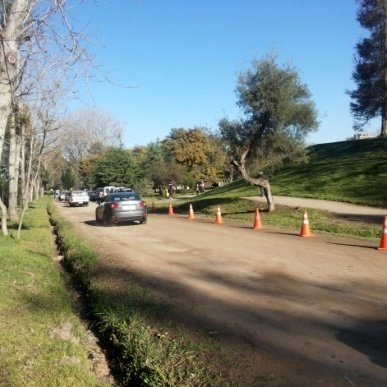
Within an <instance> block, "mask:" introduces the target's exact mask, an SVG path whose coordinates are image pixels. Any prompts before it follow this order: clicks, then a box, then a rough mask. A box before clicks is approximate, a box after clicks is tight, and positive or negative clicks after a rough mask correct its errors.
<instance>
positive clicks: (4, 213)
mask: <svg viewBox="0 0 387 387" xmlns="http://www.w3.org/2000/svg"><path fill="white" fill-rule="evenodd" d="M0 208H1V231H2V233H3V235H4V236H7V235H8V227H7V216H8V215H7V207H6V206H5V204H4V203H3V201H2V200H1V198H0Z"/></svg>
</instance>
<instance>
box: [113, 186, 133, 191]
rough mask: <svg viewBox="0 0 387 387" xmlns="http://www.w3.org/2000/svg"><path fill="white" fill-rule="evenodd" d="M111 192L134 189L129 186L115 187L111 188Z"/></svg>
mask: <svg viewBox="0 0 387 387" xmlns="http://www.w3.org/2000/svg"><path fill="white" fill-rule="evenodd" d="M113 192H134V189H133V188H129V187H116V188H114V189H113Z"/></svg>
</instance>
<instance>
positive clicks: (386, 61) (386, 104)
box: [380, 1, 387, 137]
mask: <svg viewBox="0 0 387 387" xmlns="http://www.w3.org/2000/svg"><path fill="white" fill-rule="evenodd" d="M383 15H384V17H383V21H384V23H383V32H384V41H383V48H382V53H381V55H382V66H383V68H382V69H383V70H382V71H383V100H382V125H381V130H380V136H381V137H385V136H387V2H386V1H383Z"/></svg>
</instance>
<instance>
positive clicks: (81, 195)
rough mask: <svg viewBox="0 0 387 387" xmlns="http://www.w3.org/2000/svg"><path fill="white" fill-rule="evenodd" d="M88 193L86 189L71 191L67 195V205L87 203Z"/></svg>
mask: <svg viewBox="0 0 387 387" xmlns="http://www.w3.org/2000/svg"><path fill="white" fill-rule="evenodd" d="M89 200H90V199H89V195H88V194H87V192H86V191H73V192H71V193H70V195H69V205H70V206H71V207H74V206H87V205H89Z"/></svg>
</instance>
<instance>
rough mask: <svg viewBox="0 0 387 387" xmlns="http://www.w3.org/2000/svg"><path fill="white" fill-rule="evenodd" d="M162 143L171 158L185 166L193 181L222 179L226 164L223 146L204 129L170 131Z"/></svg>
mask: <svg viewBox="0 0 387 387" xmlns="http://www.w3.org/2000/svg"><path fill="white" fill-rule="evenodd" d="M164 142H165V145H166V146H167V148H168V149H169V151H170V153H171V155H172V157H173V158H174V159H175V160H176V161H177V162H178V163H179V164H181V165H183V166H185V168H186V169H187V172H188V173H189V174H191V176H192V177H193V178H194V179H200V178H205V179H210V180H214V181H217V180H218V179H219V178H221V177H223V173H224V169H225V163H226V153H225V151H224V146H223V144H222V142H221V141H219V139H217V138H216V136H215V135H213V134H211V133H208V131H207V130H206V129H205V128H193V129H183V128H179V129H172V130H171V133H170V134H169V136H168V137H167V138H166V139H165V140H164Z"/></svg>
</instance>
